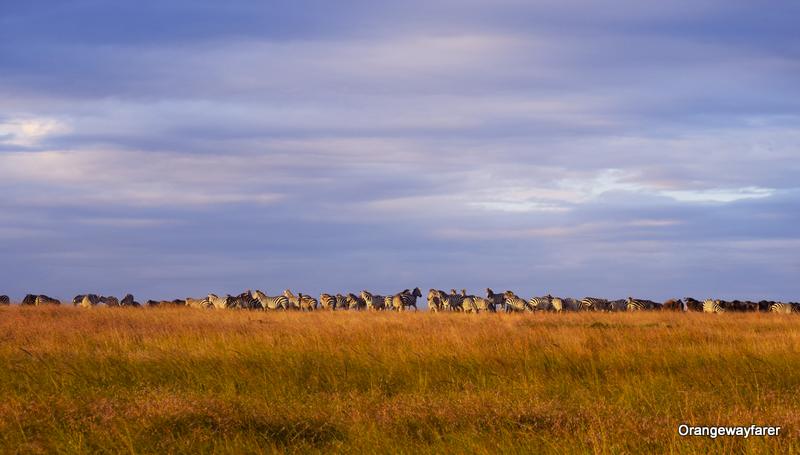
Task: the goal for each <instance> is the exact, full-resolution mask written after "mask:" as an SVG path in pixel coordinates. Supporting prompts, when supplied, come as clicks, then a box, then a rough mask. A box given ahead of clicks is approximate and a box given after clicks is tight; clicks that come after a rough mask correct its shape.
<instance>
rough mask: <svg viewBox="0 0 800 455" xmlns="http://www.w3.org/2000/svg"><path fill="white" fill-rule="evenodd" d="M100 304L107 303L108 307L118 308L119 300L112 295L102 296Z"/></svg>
mask: <svg viewBox="0 0 800 455" xmlns="http://www.w3.org/2000/svg"><path fill="white" fill-rule="evenodd" d="M100 303H105V304H106V306H107V307H118V306H119V299H117V298H116V297H114V296H111V295H108V296H101V297H100Z"/></svg>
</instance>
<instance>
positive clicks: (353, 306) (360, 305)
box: [345, 292, 367, 311]
mask: <svg viewBox="0 0 800 455" xmlns="http://www.w3.org/2000/svg"><path fill="white" fill-rule="evenodd" d="M345 299H346V300H347V308H348V309H350V310H356V311H361V310H364V309H366V308H367V302H366V300H364V299H363V298H361V297H359V296H357V295H355V294H353V293H352V292H351V293H349V294H347V296H346V297H345Z"/></svg>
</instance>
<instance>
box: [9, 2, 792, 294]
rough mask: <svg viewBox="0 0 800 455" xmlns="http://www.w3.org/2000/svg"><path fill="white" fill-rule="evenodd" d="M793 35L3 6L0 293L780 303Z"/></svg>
mask: <svg viewBox="0 0 800 455" xmlns="http://www.w3.org/2000/svg"><path fill="white" fill-rule="evenodd" d="M223 3H224V4H223ZM797 17H800V4H798V3H797V2H793V1H771V2H762V3H758V4H756V3H754V2H749V1H747V2H745V1H736V0H726V1H723V0H707V1H696V0H695V1H683V0H678V1H674V2H663V4H657V5H651V4H645V3H642V2H638V1H636V2H635V1H629V0H618V1H607V2H581V1H572V0H566V1H550V0H548V1H542V2H528V1H517V0H499V1H492V2H489V1H477V0H460V1H450V0H444V1H439V2H430V1H416V0H409V1H404V2H367V1H343V2H327V1H292V2H256V1H230V2H211V1H207V2H202V1H191V2H189V1H172V2H163V1H138V2H108V1H99V0H97V1H90V0H84V1H4V2H2V4H0V211H1V212H0V213H2V214H3V215H2V217H0V258H2V261H0V277H2V278H0V293H8V294H11V295H12V296H14V297H16V298H19V297H20V296H21V295H22V294H24V293H26V292H36V293H47V294H51V295H56V296H60V297H64V298H66V297H70V296H72V295H74V294H77V293H84V292H90V291H91V292H99V293H104V294H124V293H126V292H133V293H135V294H136V295H137V296H139V297H140V298H142V299H146V298H168V297H169V298H173V297H184V296H189V295H194V296H198V295H204V294H206V293H208V292H217V293H225V292H230V293H234V292H240V291H241V290H244V289H247V288H260V289H264V290H266V291H268V292H277V291H280V290H282V289H284V288H287V287H291V288H293V289H298V290H302V291H303V292H308V293H318V292H320V291H323V290H324V291H329V292H330V291H333V292H342V291H357V290H360V289H364V288H368V289H372V290H374V291H378V292H396V291H398V290H400V289H403V288H407V287H414V286H419V287H421V288H423V289H427V288H429V287H437V288H444V289H450V288H452V287H455V288H458V289H460V288H467V289H469V290H470V291H471V292H475V293H478V292H482V290H483V289H484V288H486V287H487V286H490V287H493V288H495V290H498V289H499V290H502V289H514V290H517V291H518V292H519V293H521V294H522V295H541V294H545V293H548V292H550V293H553V294H559V295H567V296H576V297H580V296H584V295H600V296H607V297H614V298H616V297H627V296H628V295H633V296H638V297H643V298H653V299H665V298H669V297H673V296H675V297H682V296H687V295H692V296H695V297H697V298H703V297H711V296H716V297H721V298H733V297H741V298H762V297H763V298H772V299H788V300H800V279H798V277H799V276H800V255H798V253H799V252H800V229H799V228H798V226H800V223H799V222H800V180H798V176H800V128H798V127H799V126H800V46H798V44H800V28H798V27H797V23H796V19H797Z"/></svg>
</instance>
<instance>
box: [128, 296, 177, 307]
mask: <svg viewBox="0 0 800 455" xmlns="http://www.w3.org/2000/svg"><path fill="white" fill-rule="evenodd" d="M187 300H188V299H187ZM119 304H120V306H131V307H140V306H141V304H139V302H137V301H136V299H134V298H133V294H127V295H126V296H125V297H124V298H123V299H122V300H121V301H120V302H119Z"/></svg>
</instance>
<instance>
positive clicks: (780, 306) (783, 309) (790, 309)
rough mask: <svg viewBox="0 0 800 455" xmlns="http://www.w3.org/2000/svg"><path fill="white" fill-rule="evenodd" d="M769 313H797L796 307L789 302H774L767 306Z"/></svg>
mask: <svg viewBox="0 0 800 455" xmlns="http://www.w3.org/2000/svg"><path fill="white" fill-rule="evenodd" d="M769 312H770V313H780V314H792V313H797V312H798V308H797V306H795V305H792V304H791V303H783V302H775V303H773V304H771V305H770V306H769Z"/></svg>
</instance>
